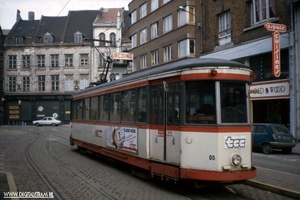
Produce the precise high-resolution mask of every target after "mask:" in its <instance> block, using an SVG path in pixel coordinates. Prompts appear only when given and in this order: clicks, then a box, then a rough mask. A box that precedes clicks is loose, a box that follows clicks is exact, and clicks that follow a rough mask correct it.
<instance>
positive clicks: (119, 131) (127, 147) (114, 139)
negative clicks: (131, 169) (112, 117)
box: [106, 126, 137, 153]
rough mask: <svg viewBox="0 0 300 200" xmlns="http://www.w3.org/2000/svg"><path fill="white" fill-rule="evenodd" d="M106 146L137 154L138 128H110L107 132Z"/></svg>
mask: <svg viewBox="0 0 300 200" xmlns="http://www.w3.org/2000/svg"><path fill="white" fill-rule="evenodd" d="M106 145H107V146H109V147H112V148H116V149H120V150H124V151H129V152H132V153H137V128H129V127H115V126H110V127H108V128H107V131H106Z"/></svg>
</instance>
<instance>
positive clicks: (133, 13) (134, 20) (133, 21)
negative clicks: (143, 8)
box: [131, 10, 137, 24]
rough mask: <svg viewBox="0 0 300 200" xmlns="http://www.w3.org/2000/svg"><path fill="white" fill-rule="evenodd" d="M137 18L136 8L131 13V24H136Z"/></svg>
mask: <svg viewBox="0 0 300 200" xmlns="http://www.w3.org/2000/svg"><path fill="white" fill-rule="evenodd" d="M136 20H137V18H136V10H134V11H133V12H132V13H131V24H134V23H135V22H136Z"/></svg>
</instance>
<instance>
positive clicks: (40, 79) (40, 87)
mask: <svg viewBox="0 0 300 200" xmlns="http://www.w3.org/2000/svg"><path fill="white" fill-rule="evenodd" d="M45 85H46V76H38V91H45Z"/></svg>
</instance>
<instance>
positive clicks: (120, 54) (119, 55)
mask: <svg viewBox="0 0 300 200" xmlns="http://www.w3.org/2000/svg"><path fill="white" fill-rule="evenodd" d="M111 56H112V58H113V59H115V60H133V54H132V53H123V52H114V53H112V54H111Z"/></svg>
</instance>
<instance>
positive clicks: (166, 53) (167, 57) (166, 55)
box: [164, 45, 173, 62]
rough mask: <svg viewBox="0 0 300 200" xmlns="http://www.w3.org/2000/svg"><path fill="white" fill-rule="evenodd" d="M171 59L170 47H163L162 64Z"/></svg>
mask: <svg viewBox="0 0 300 200" xmlns="http://www.w3.org/2000/svg"><path fill="white" fill-rule="evenodd" d="M172 58H173V57H172V45H170V46H167V47H164V62H168V61H170V60H172Z"/></svg>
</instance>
